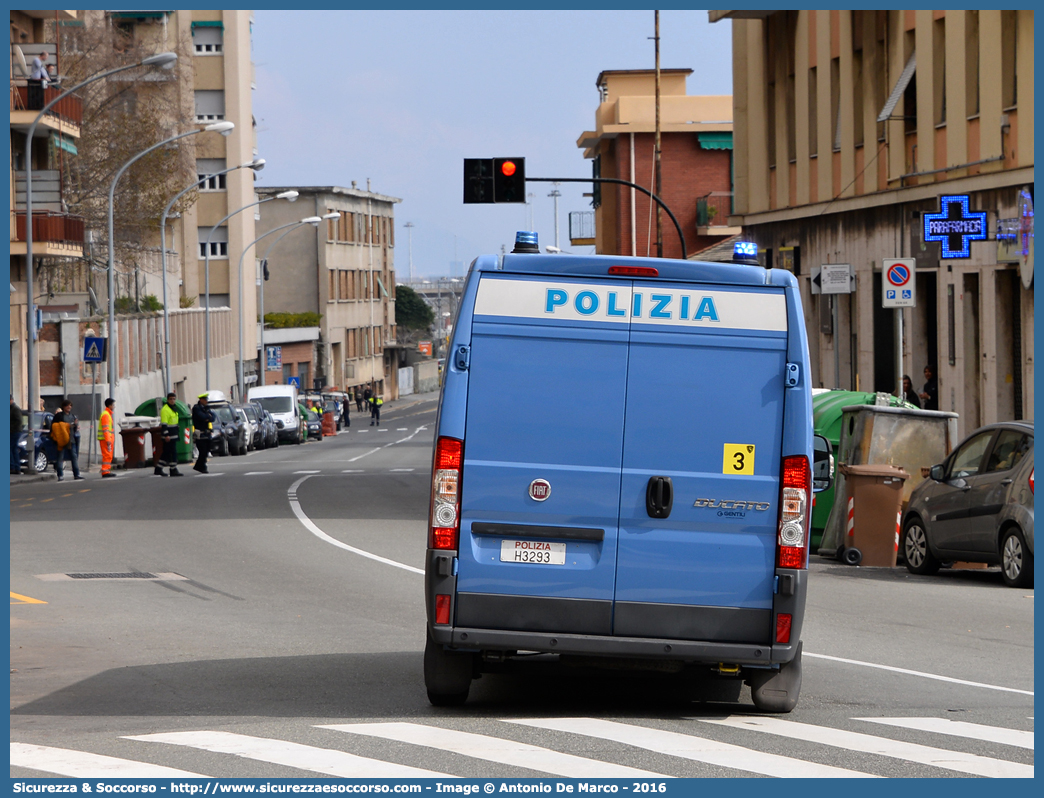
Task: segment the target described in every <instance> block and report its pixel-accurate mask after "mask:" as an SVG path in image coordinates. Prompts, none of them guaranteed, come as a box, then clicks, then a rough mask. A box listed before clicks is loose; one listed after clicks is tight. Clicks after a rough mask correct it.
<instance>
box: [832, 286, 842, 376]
mask: <svg viewBox="0 0 1044 798" xmlns="http://www.w3.org/2000/svg"><path fill="white" fill-rule="evenodd" d="M839 296H840V295H839V294H832V295H831V296H830V304H831V305H832V306H833V310H834V387H835V389H836V390H838V391H840V390H841V335H840V331H841V327H840V315H841V314H840V313H838V310H837V308H838V305H840V304H841V303H840V302H839V301H838V298H839Z"/></svg>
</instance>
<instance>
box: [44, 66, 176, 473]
mask: <svg viewBox="0 0 1044 798" xmlns="http://www.w3.org/2000/svg"><path fill="white" fill-rule="evenodd" d="M177 60H178V56H177V53H159V54H157V55H150V56H149V57H148V58H143V59H142V60H141V61H139V62H138V63H136V64H127V65H126V66H121V67H116V68H115V69H108V70H106V71H105V72H99V73H98V74H97V75H94V76H93V77H90V78H87V80H84V81H82V82H80V83H77V84H76V85H75V86H73V87H72V88H70V89H66V90H65V91H63V92H62V93H61V94H59V95H58V96H57V97H55V98H54V99H52V100H51V101H50V102H48V103H46V104H45V105H44V107H43V108H41V109H40V113H38V114H37V115H36V118H35V119H34V120H33V122H32V124H31V125H29V132H28V134H27V135H26V139H25V284H26V302H27V307H26V316H25V318H26V346H25V358H26V363H27V366H28V369H27V371H28V373H29V386H28V389H29V390H28V399H29V434H28V436H27V437H26V441H25V451H26V454H27V455H28V456H29V460H28V465H26V473H27V474H32V473H35V471H34V466H33V460H34V457H35V451H34V449H35V448H36V442H35V439H34V437H33V413H32V411H34V410H35V409H36V406H37V404H38V403H39V393H40V388H39V385H38V384H37V380H38V379H39V371H40V369H39V364H38V363H37V362H36V303H34V302H33V283H34V281H35V280H34V277H33V136H34V135H36V126H37V124H39V122H40V120H41V119H43V116H44V114H46V113H47V112H48V111H50V110H51V108H53V107H54V106H55V105H57V104H58V101H59V100H63V99H65V98H66V97H68V96H69V95H70V94H72V93H73V92H74V91H76V90H77V89H81V88H83V87H84V86H86V85H87V84H89V83H94V81H96V80H101V79H102V78H107V77H109V75H115V74H116V73H117V72H124V71H126V70H128V69H134V68H135V67H140V66H155V67H162V68H163V69H172V68H173V67H174V62H176V61H177ZM91 412H92V413H93V412H94V408H91Z"/></svg>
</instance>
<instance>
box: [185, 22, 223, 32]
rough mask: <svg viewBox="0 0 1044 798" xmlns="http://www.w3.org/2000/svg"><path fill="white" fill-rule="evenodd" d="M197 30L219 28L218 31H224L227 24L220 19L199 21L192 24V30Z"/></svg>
mask: <svg viewBox="0 0 1044 798" xmlns="http://www.w3.org/2000/svg"><path fill="white" fill-rule="evenodd" d="M196 28H217V29H218V30H224V29H225V23H224V22H222V21H221V20H219V19H203V20H197V21H196V22H193V23H192V30H195V29H196Z"/></svg>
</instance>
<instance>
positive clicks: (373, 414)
mask: <svg viewBox="0 0 1044 798" xmlns="http://www.w3.org/2000/svg"><path fill="white" fill-rule="evenodd" d="M383 404H384V400H383V399H381V397H379V396H377V395H374V396H371V397H370V426H371V427H372V426H373V422H374V421H376V422H377V426H378V427H379V426H381V405H383Z"/></svg>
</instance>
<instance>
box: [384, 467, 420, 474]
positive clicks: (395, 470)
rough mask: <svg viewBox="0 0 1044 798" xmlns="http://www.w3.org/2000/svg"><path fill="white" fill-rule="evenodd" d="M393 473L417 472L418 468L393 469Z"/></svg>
mask: <svg viewBox="0 0 1044 798" xmlns="http://www.w3.org/2000/svg"><path fill="white" fill-rule="evenodd" d="M390 470H391V471H392V472H393V473H394V472H398V471H416V470H417V469H416V468H392V469H390Z"/></svg>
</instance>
